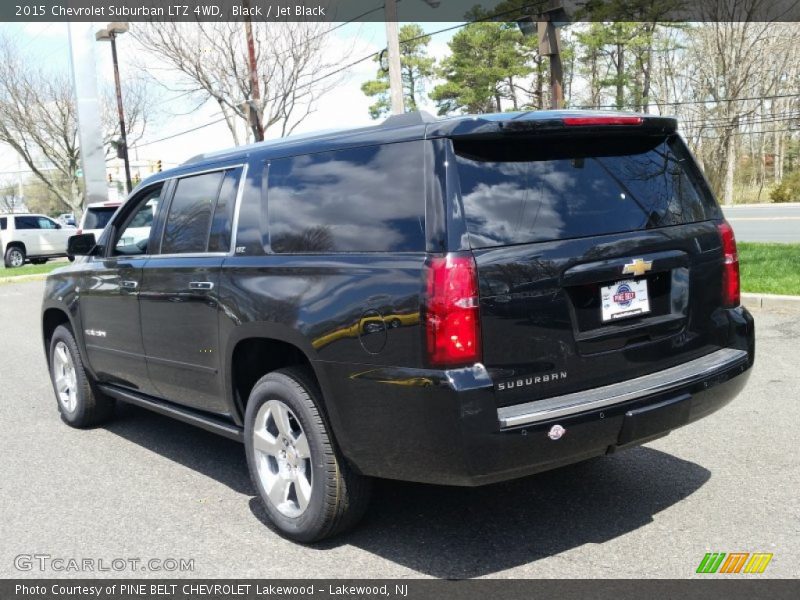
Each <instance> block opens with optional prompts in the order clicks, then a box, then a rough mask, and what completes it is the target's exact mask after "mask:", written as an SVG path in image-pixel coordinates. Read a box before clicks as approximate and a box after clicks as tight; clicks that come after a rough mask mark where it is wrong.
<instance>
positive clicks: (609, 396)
mask: <svg viewBox="0 0 800 600" xmlns="http://www.w3.org/2000/svg"><path fill="white" fill-rule="evenodd" d="M747 360H748V355H747V352H746V351H744V350H737V349H735V348H723V349H722V350H717V351H716V352H712V353H711V354H707V355H706V356H702V357H700V358H697V359H695V360H692V361H689V362H687V363H684V364H682V365H678V366H676V367H671V368H669V369H664V370H663V371H658V372H656V373H650V374H649V375H643V376H642V377H637V378H635V379H629V380H628V381H622V382H620V383H614V384H611V385H606V386H603V387H599V388H594V389H591V390H585V391H582V392H574V393H572V394H565V395H563V396H556V397H554V398H546V399H544V400H534V401H532V402H526V403H525V404H516V405H514V406H504V407H502V408H499V409H497V418H498V420H499V421H500V427H501V428H503V429H507V428H509V427H518V426H520V425H528V424H531V423H538V422H540V421H546V420H548V419H556V418H559V417H565V416H569V415H574V414H577V413H581V412H585V411H589V410H595V409H598V408H603V407H606V406H612V405H614V404H619V403H621V402H627V401H629V400H636V399H638V398H643V397H646V396H651V395H654V394H658V393H662V392H668V391H669V390H670V389H672V388H679V387H682V386H686V385H690V384H692V383H695V382H697V381H701V380H702V379H704V378H705V377H709V376H712V375H714V373H715V372H717V371H724V370H727V369H729V368H733V367H737V366H739V365H741V364H745V363H746V362H747Z"/></svg>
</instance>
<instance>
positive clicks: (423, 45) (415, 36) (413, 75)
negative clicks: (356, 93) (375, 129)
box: [361, 24, 434, 119]
mask: <svg viewBox="0 0 800 600" xmlns="http://www.w3.org/2000/svg"><path fill="white" fill-rule="evenodd" d="M424 34H425V32H424V31H423V30H422V27H420V26H419V25H416V24H408V25H403V26H402V27H401V28H400V32H399V37H400V73H401V77H402V81H403V99H404V101H405V102H404V103H405V109H406V112H409V111H415V110H417V106H418V104H419V101H420V100H421V99H422V97H423V95H424V94H425V83H426V82H427V81H428V80H429V79H430V78H431V77H433V71H434V59H433V57H430V56H428V44H429V43H430V41H431V38H430V36H426V35H424ZM375 60H376V61H379V60H380V57H376V59H375ZM361 91H362V92H364V94H366V95H367V96H369V97H370V98H375V104H373V105H372V106H370V107H369V114H370V116H371V117H372V118H373V119H378V118H380V117H383V116H386V115H388V114H389V112H390V104H391V101H390V97H389V73H388V72H386V71H384V70H383V69H378V76H377V77H376V78H375V79H372V80H370V81H367V82H365V83H364V84H363V85H362V86H361Z"/></svg>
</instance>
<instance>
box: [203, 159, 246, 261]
mask: <svg viewBox="0 0 800 600" xmlns="http://www.w3.org/2000/svg"><path fill="white" fill-rule="evenodd" d="M241 174H242V170H241V169H235V170H233V171H228V172H227V173H226V174H225V179H224V180H223V182H222V189H220V192H219V199H218V200H217V206H216V208H215V209H214V218H213V220H212V221H211V234H210V235H209V238H208V251H209V252H228V251H229V250H230V248H231V227H232V224H233V210H234V206H235V204H236V192H237V190H238V186H239V177H240V176H241Z"/></svg>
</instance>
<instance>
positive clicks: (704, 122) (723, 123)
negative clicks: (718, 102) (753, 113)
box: [678, 113, 800, 127]
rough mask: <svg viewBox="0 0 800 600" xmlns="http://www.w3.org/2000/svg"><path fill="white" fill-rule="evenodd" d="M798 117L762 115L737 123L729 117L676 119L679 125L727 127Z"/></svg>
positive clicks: (778, 121) (796, 115)
mask: <svg viewBox="0 0 800 600" xmlns="http://www.w3.org/2000/svg"><path fill="white" fill-rule="evenodd" d="M799 119H800V113H793V114H784V115H764V116H763V117H761V116H757V117H755V118H752V119H744V120H741V121H738V122H737V123H732V122H731V121H730V120H729V119H725V118H712V119H689V120H686V121H684V120H680V119H679V120H678V122H679V123H680V124H681V125H700V126H708V127H728V126H734V125H736V126H738V127H747V126H748V125H760V124H761V123H780V122H783V121H796V120H799Z"/></svg>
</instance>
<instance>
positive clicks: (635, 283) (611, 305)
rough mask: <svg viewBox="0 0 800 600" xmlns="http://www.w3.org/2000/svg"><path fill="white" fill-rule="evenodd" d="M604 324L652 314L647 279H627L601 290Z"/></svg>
mask: <svg viewBox="0 0 800 600" xmlns="http://www.w3.org/2000/svg"><path fill="white" fill-rule="evenodd" d="M600 306H601V307H602V309H603V322H606V321H616V320H617V319H624V318H626V317H635V316H636V315H643V314H645V313H649V312H650V299H649V298H648V297H647V280H646V279H638V280H637V279H625V280H624V281H617V282H616V283H613V284H611V285H605V286H603V287H601V288H600Z"/></svg>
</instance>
